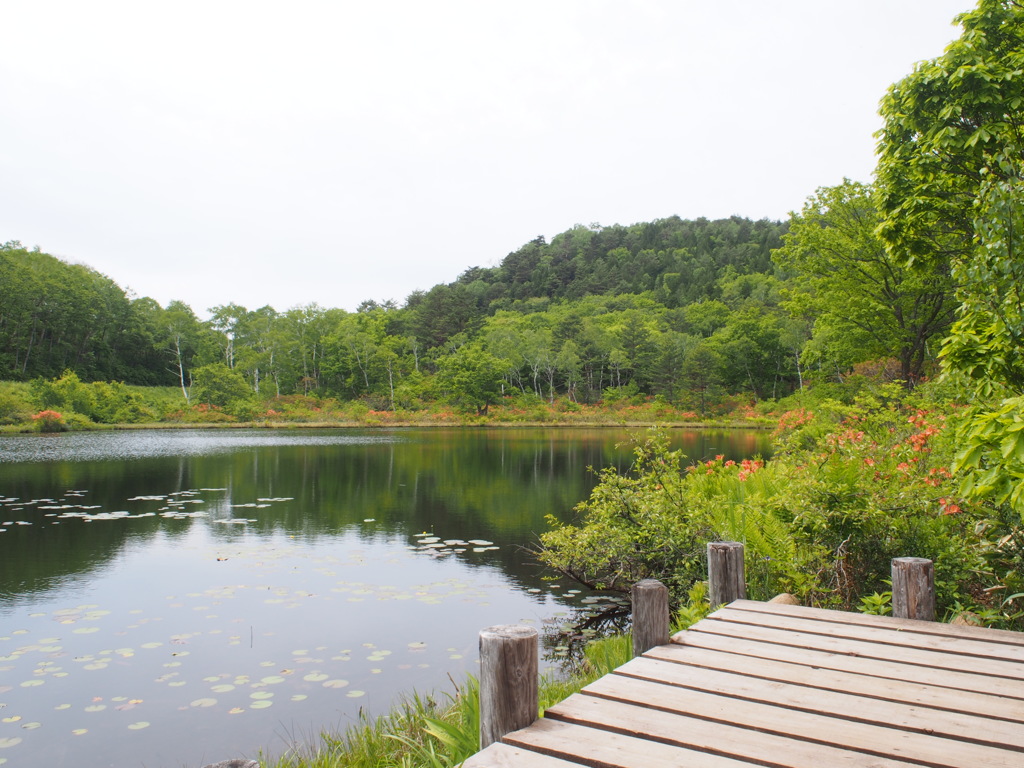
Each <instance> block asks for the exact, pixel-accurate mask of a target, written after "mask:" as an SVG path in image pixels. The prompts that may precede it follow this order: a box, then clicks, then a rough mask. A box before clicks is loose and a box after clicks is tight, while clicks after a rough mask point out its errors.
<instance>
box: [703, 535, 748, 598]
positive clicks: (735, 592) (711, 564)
mask: <svg viewBox="0 0 1024 768" xmlns="http://www.w3.org/2000/svg"><path fill="white" fill-rule="evenodd" d="M746 597H747V581H746V573H745V571H744V566H743V545H742V544H740V543H739V542H738V541H712V542H708V600H709V601H710V602H711V605H722V604H723V603H731V602H732V601H733V600H744V599H746Z"/></svg>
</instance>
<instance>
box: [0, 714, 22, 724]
mask: <svg viewBox="0 0 1024 768" xmlns="http://www.w3.org/2000/svg"><path fill="white" fill-rule="evenodd" d="M19 720H21V715H13V716H12V717H5V718H3V719H0V723H16V722H18V721H19Z"/></svg>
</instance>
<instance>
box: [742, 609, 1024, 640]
mask: <svg viewBox="0 0 1024 768" xmlns="http://www.w3.org/2000/svg"><path fill="white" fill-rule="evenodd" d="M728 607H729V608H733V609H735V610H738V611H752V612H755V613H770V614H775V615H781V616H796V617H799V618H804V619H813V620H815V621H829V622H834V623H841V624H859V625H861V626H865V627H879V628H882V629H900V630H901V631H904V632H920V633H922V634H926V635H939V636H940V637H964V638H969V639H981V640H985V641H986V642H990V643H1007V644H1009V645H1020V646H1024V632H1012V631H1010V630H1008V629H992V628H990V627H965V626H958V625H956V624H944V623H942V622H939V621H915V620H914V619H896V618H893V617H892V616H874V615H871V614H866V613H852V612H849V611H832V610H826V609H823V608H809V607H807V606H804V605H784V604H781V603H761V602H758V601H756V600H736V601H735V602H732V603H730V604H729V606H728Z"/></svg>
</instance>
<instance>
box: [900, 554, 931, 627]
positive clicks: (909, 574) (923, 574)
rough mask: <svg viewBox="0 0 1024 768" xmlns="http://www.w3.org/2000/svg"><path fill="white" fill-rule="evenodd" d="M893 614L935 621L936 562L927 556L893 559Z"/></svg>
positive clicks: (906, 617)
mask: <svg viewBox="0 0 1024 768" xmlns="http://www.w3.org/2000/svg"><path fill="white" fill-rule="evenodd" d="M892 615H893V616H895V617H896V618H898V619H920V620H921V621H935V566H934V565H933V564H932V561H931V560H926V559H925V558H923V557H897V558H894V559H893V561H892Z"/></svg>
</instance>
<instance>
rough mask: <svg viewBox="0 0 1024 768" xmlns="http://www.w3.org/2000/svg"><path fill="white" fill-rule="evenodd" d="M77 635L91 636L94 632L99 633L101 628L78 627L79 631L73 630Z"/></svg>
mask: <svg viewBox="0 0 1024 768" xmlns="http://www.w3.org/2000/svg"><path fill="white" fill-rule="evenodd" d="M71 631H72V632H74V633H75V634H76V635H91V634H92V633H93V632H99V631H100V628H99V627H78V628H77V629H73V630H71Z"/></svg>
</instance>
